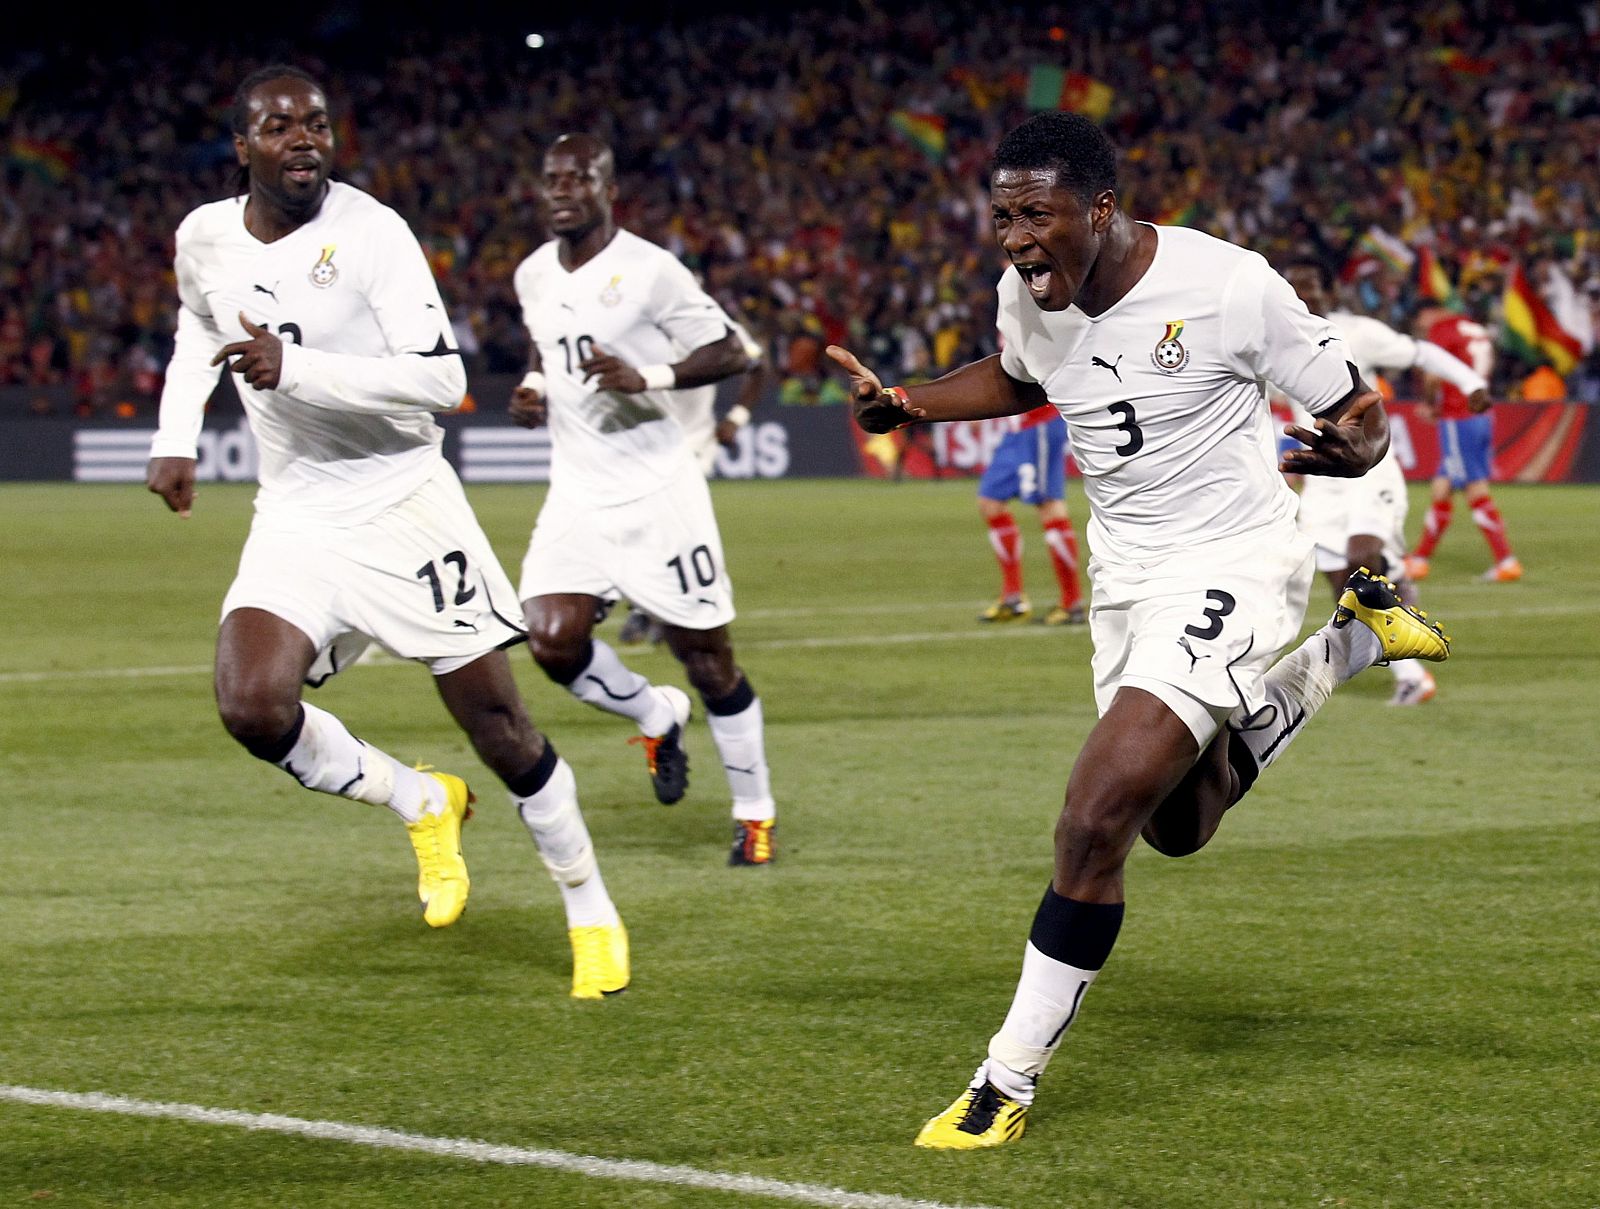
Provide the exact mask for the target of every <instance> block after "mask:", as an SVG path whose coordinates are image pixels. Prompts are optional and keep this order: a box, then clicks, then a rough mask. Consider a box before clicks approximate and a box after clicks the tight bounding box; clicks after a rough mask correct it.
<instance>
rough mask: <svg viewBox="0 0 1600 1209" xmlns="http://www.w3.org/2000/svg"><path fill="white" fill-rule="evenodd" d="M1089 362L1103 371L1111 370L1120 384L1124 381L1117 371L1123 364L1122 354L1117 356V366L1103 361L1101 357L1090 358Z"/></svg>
mask: <svg viewBox="0 0 1600 1209" xmlns="http://www.w3.org/2000/svg"><path fill="white" fill-rule="evenodd" d="M1089 361H1090V363H1091V364H1093V365H1098V366H1099V367H1100V368H1101V369H1109V370H1110V371H1111V372H1112V374H1114V375H1115V376H1116V379H1117V381H1118V382H1121V381H1122V374H1121V373H1120V372H1119V371H1118V369H1117V365H1121V364H1122V354H1121V353H1118V354H1117V362H1116V365H1113V364H1112V363H1111V362H1109V361H1106V360H1103V359H1102V358H1100V357H1090V358H1089Z"/></svg>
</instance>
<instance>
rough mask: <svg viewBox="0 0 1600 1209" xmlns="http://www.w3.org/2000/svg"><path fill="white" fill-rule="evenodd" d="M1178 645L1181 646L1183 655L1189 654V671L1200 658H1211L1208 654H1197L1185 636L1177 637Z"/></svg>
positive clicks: (1192, 669)
mask: <svg viewBox="0 0 1600 1209" xmlns="http://www.w3.org/2000/svg"><path fill="white" fill-rule="evenodd" d="M1178 645H1179V646H1181V647H1182V648H1183V653H1184V654H1185V655H1187V656H1189V670H1190V671H1191V672H1192V671H1194V669H1195V665H1196V664H1197V663H1199V662H1200V661H1201V660H1202V659H1210V658H1211V656H1210V655H1197V654H1196V653H1195V649H1194V648H1193V647H1192V646H1190V645H1189V640H1188V639H1187V638H1180V639H1178Z"/></svg>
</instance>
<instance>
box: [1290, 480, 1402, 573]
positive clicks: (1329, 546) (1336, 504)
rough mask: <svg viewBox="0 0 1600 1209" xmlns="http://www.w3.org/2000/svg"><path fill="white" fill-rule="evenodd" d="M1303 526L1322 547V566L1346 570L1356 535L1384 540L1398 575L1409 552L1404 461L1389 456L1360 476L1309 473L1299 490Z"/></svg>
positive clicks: (1386, 554) (1319, 562) (1319, 566)
mask: <svg viewBox="0 0 1600 1209" xmlns="http://www.w3.org/2000/svg"><path fill="white" fill-rule="evenodd" d="M1300 528H1301V530H1302V531H1303V532H1305V533H1306V534H1308V535H1309V536H1310V538H1311V540H1312V541H1313V542H1315V543H1316V545H1317V570H1318V571H1342V570H1344V568H1345V566H1346V565H1347V562H1348V549H1349V541H1350V538H1351V537H1353V536H1355V535H1356V534H1358V533H1359V534H1365V535H1366V536H1368V537H1376V538H1378V539H1379V540H1381V541H1382V542H1383V556H1384V557H1385V558H1386V559H1388V560H1389V569H1388V572H1387V574H1388V575H1389V576H1391V577H1393V576H1396V575H1399V574H1400V570H1401V568H1402V567H1403V566H1404V565H1405V556H1406V478H1405V474H1404V473H1403V472H1402V471H1401V469H1400V463H1399V462H1397V461H1395V459H1394V458H1393V457H1386V458H1384V459H1383V460H1382V461H1381V462H1379V463H1378V464H1377V465H1376V466H1374V467H1373V468H1372V469H1371V470H1369V471H1367V473H1366V474H1364V475H1362V476H1361V477H1360V478H1358V479H1332V478H1323V477H1321V476H1318V475H1310V474H1308V475H1307V476H1306V479H1305V485H1304V486H1303V487H1302V488H1301V490H1300Z"/></svg>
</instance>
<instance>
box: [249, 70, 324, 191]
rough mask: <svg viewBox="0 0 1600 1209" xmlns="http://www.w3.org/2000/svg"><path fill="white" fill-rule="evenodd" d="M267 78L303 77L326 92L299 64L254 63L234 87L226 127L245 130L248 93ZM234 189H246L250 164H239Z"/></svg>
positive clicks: (318, 89) (314, 77) (318, 81)
mask: <svg viewBox="0 0 1600 1209" xmlns="http://www.w3.org/2000/svg"><path fill="white" fill-rule="evenodd" d="M271 80H304V81H305V82H306V83H307V84H309V85H311V87H313V88H315V89H316V90H317V91H318V92H320V93H323V95H327V90H326V89H325V88H323V87H322V81H321V80H319V79H317V77H316V76H314V75H312V74H311V73H310V72H309V71H306V70H305V69H304V68H303V67H295V66H294V65H293V64H291V63H268V64H267V65H266V66H265V67H258V68H256V69H255V70H254V71H252V72H251V73H250V74H249V75H247V76H246V77H245V78H244V79H242V80H240V81H239V88H238V91H236V92H235V93H234V94H233V106H232V107H231V108H230V109H229V110H228V129H229V130H231V131H232V132H233V133H234V134H237V135H239V136H240V137H243V136H244V135H245V134H247V133H249V130H250V94H251V93H252V92H254V91H255V90H256V89H257V88H260V87H261V85H263V84H265V83H268V82H269V81H271ZM235 189H236V191H237V192H239V193H248V192H250V165H248V164H240V165H239V171H238V175H237V177H236V178H235Z"/></svg>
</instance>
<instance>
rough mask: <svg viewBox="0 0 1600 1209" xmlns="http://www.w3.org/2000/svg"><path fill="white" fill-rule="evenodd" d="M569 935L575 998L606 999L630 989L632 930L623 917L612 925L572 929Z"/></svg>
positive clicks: (568, 931) (568, 932)
mask: <svg viewBox="0 0 1600 1209" xmlns="http://www.w3.org/2000/svg"><path fill="white" fill-rule="evenodd" d="M567 937H568V939H570V940H571V941H572V997H573V998H574V999H604V998H605V997H606V996H607V995H617V994H620V993H621V992H623V991H625V990H627V989H628V976H629V970H628V929H626V928H624V927H623V926H622V921H621V920H620V919H619V920H617V922H616V923H614V924H611V925H610V926H605V925H602V926H600V927H594V928H569V929H568V930H567Z"/></svg>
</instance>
